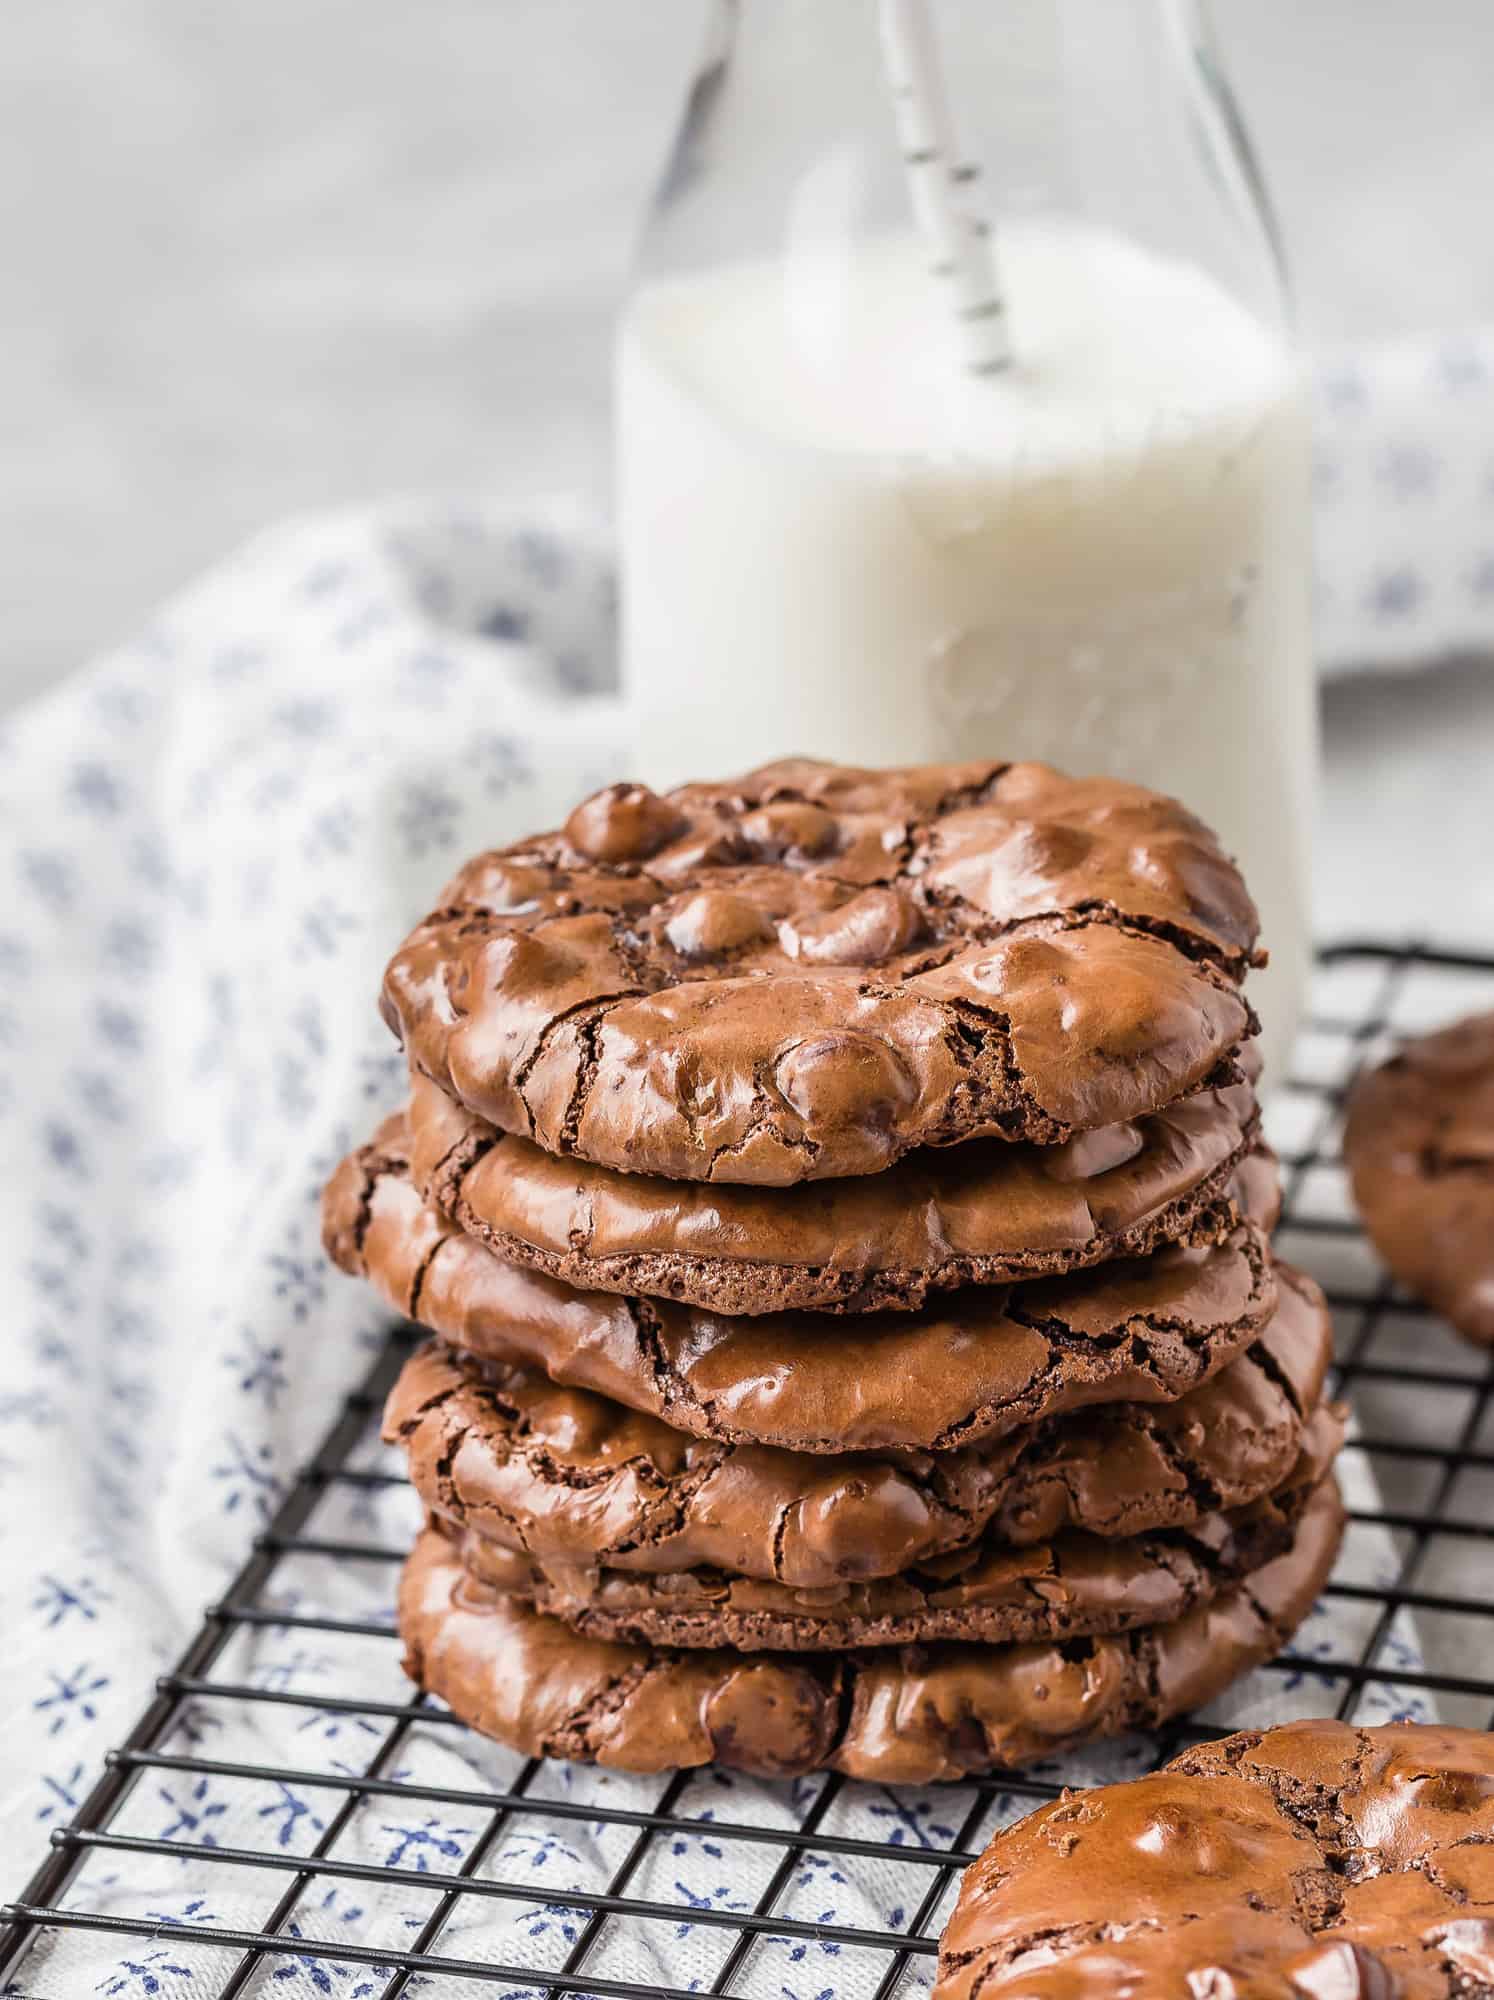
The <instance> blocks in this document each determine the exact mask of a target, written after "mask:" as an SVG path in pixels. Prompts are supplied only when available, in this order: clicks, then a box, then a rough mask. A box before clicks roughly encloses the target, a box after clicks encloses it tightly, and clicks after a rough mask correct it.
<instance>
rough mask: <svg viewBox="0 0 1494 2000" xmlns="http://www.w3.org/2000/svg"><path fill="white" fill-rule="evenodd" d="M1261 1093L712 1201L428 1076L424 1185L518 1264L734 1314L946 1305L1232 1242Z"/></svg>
mask: <svg viewBox="0 0 1494 2000" xmlns="http://www.w3.org/2000/svg"><path fill="white" fill-rule="evenodd" d="M1258 1123H1259V1116H1258V1113H1257V1110H1256V1104H1255V1094H1254V1092H1253V1091H1252V1090H1251V1088H1250V1086H1249V1084H1248V1083H1243V1082H1242V1083H1238V1084H1235V1085H1233V1086H1231V1087H1230V1088H1229V1089H1226V1090H1217V1091H1202V1092H1199V1093H1198V1094H1197V1095H1195V1096H1193V1097H1185V1098H1181V1099H1179V1100H1178V1101H1177V1102H1176V1103H1175V1104H1170V1105H1167V1106H1166V1107H1165V1108H1164V1109H1163V1110H1161V1111H1157V1112H1153V1113H1152V1114H1151V1116H1150V1117H1147V1118H1143V1119H1140V1120H1138V1121H1136V1122H1135V1123H1131V1124H1124V1125H1107V1126H1102V1127H1101V1128H1100V1129H1099V1130H1098V1131H1094V1132H1082V1133H1079V1134H1077V1135H1076V1136H1075V1137H1074V1138H1072V1139H1069V1140H1067V1141H1065V1142H1064V1143H1063V1144H1061V1145H1055V1146H1033V1145H1022V1144H1010V1143H1005V1142H1003V1141H1001V1140H997V1139H977V1140H973V1141H972V1142H971V1143H970V1144H969V1145H966V1146H955V1147H950V1148H947V1149H945V1150H943V1151H939V1152H933V1151H928V1150H925V1151H923V1152H919V1153H913V1154H910V1155H908V1157H907V1158H905V1159H903V1160H901V1161H899V1162H898V1164H897V1165H896V1166H893V1167H889V1168H888V1170H887V1172H886V1173H884V1174H867V1175H861V1176H858V1177H856V1178H853V1179H850V1180H837V1181H821V1182H817V1183H815V1184H814V1185H813V1186H807V1187H806V1186H801V1187H797V1188H771V1187H766V1188H765V1187H733V1186H730V1185H728V1184H726V1183H723V1182H712V1183H711V1184H710V1185H709V1186H705V1185H702V1184H700V1183H695V1184H691V1183H688V1182H680V1181H666V1180H661V1179H658V1178H653V1177H649V1176H646V1175H642V1174H620V1173H616V1172H614V1171H613V1169H611V1168H610V1167H598V1166H593V1165H592V1164H591V1163H590V1162H589V1161H584V1160H574V1159H572V1160H564V1159H557V1158H556V1157H555V1156H554V1155H553V1154H550V1153H546V1152H544V1151H542V1150H541V1148H540V1147H538V1146H536V1145H534V1144H533V1142H532V1141H530V1140H528V1139H520V1138H516V1137H514V1136H513V1135H511V1134H506V1133H501V1132H498V1131H496V1130H495V1129H494V1128H493V1127H492V1126H491V1125H488V1124H485V1123H484V1122H483V1120H482V1119H480V1118H477V1117H475V1116H474V1115H473V1113H471V1112H470V1111H467V1110H465V1109H464V1108H463V1107H462V1106H461V1105H459V1104H457V1103H455V1102H454V1101H453V1100H452V1099H451V1098H449V1097H448V1096H447V1095H446V1093H445V1092H444V1091H442V1090H438V1089H437V1088H436V1086H435V1084H433V1083H430V1082H427V1081H426V1080H425V1079H424V1078H421V1077H416V1078H415V1079H414V1087H413V1091H412V1095H411V1100H410V1111H409V1132H410V1171H411V1173H412V1175H413V1177H414V1180H415V1184H416V1186H417V1187H418V1188H419V1189H420V1190H421V1192H422V1193H423V1194H424V1195H425V1197H426V1199H427V1200H429V1201H432V1202H434V1203H435V1205H436V1207H438V1208H439V1209H441V1210H442V1212H443V1213H444V1214H446V1215H449V1216H450V1217H451V1218H452V1220H453V1221H455V1222H459V1223H460V1224H461V1225H462V1227H463V1228H464V1229H465V1230H466V1231H467V1232H468V1234H469V1235H472V1236H476V1237H478V1238H480V1239H481V1241H482V1242H484V1243H486V1244H487V1245H488V1247H489V1249H491V1250H494V1251H496V1252H497V1254H498V1255H499V1256H500V1257H506V1258H507V1259H508V1260H509V1261H510V1262H511V1263H515V1264H526V1265H528V1266H529V1268H530V1269H531V1270H536V1271H545V1272H548V1273H549V1275H550V1276H551V1277H554V1278H564V1279H565V1280H566V1281H567V1283H568V1284H573V1285H583V1286H587V1287H591V1286H596V1287H598V1288H600V1289H601V1290H603V1291H609V1292H647V1293H650V1294H651V1295H653V1296H654V1297H656V1298H668V1299H683V1300H685V1301H687V1302H688V1303H689V1304H691V1305H700V1306H709V1307H711V1308H712V1309H713V1310H714V1311H717V1312H729V1313H759V1312H780V1311H783V1310H784V1309H786V1308H791V1307H792V1308H810V1309H813V1310H815V1311H817V1312H854V1313H863V1312H871V1311H875V1310H879V1309H890V1310H893V1311H908V1310H910V1309H912V1308H913V1307H915V1306H920V1305H922V1304H923V1302H924V1300H925V1298H926V1297H927V1295H928V1293H929V1292H930V1291H931V1290H947V1289H949V1288H950V1287H952V1286H955V1285H966V1284H981V1285H991V1284H1001V1283H1004V1282H1005V1281H1006V1280H1008V1279H1011V1278H1021V1277H1042V1276H1047V1275H1051V1274H1053V1273H1056V1272H1061V1271H1073V1270H1081V1269H1084V1268H1087V1267H1088V1266H1090V1265H1093V1264H1102V1263H1105V1262H1107V1261H1108V1260H1109V1259H1111V1258H1114V1257H1135V1256H1144V1255H1145V1254H1146V1253H1147V1252H1148V1251H1150V1250H1153V1249H1155V1248H1157V1247H1158V1245H1160V1244H1162V1243H1177V1242H1183V1241H1187V1240H1189V1238H1190V1237H1191V1236H1192V1235H1193V1234H1194V1233H1195V1232H1196V1231H1197V1230H1199V1229H1200V1228H1202V1229H1203V1230H1204V1231H1208V1230H1211V1229H1217V1227H1218V1221H1217V1210H1218V1207H1219V1204H1220V1202H1221V1201H1222V1200H1223V1199H1224V1198H1225V1195H1226V1190H1227V1188H1228V1184H1229V1180H1230V1177H1231V1175H1232V1174H1233V1173H1234V1171H1235V1169H1236V1167H1237V1166H1238V1165H1239V1163H1240V1161H1241V1160H1242V1159H1243V1158H1244V1156H1245V1154H1246V1153H1247V1152H1248V1151H1249V1149H1250V1147H1251V1146H1252V1144H1253V1143H1254V1141H1255V1134H1256V1129H1257V1126H1258Z"/></svg>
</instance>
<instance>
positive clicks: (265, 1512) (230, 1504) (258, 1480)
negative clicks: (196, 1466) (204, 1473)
mask: <svg viewBox="0 0 1494 2000" xmlns="http://www.w3.org/2000/svg"><path fill="white" fill-rule="evenodd" d="M223 1443H224V1447H225V1452H224V1456H223V1457H222V1458H220V1460H219V1462H218V1463H217V1464H216V1465H213V1466H210V1467H209V1468H208V1477H209V1478H210V1479H216V1480H218V1481H219V1482H220V1487H221V1492H222V1496H223V1511H224V1513H225V1514H236V1513H237V1512H238V1511H239V1509H240V1507H244V1508H246V1509H247V1510H248V1511H251V1512H253V1513H255V1514H257V1515H258V1516H259V1518H260V1520H261V1521H268V1520H269V1518H270V1516H271V1514H273V1513H274V1511H275V1509H276V1507H277V1506H279V1504H280V1501H281V1499H282V1497H283V1495H284V1492H285V1488H284V1485H283V1483H282V1481H281V1479H280V1477H279V1475H278V1473H277V1472H276V1471H275V1457H274V1453H273V1451H272V1450H271V1448H270V1446H269V1445H267V1444H260V1445H248V1444H245V1442H244V1441H243V1439H242V1438H241V1437H240V1436H239V1435H238V1433H237V1432H236V1431H228V1432H226V1433H225V1434H224V1439H223Z"/></svg>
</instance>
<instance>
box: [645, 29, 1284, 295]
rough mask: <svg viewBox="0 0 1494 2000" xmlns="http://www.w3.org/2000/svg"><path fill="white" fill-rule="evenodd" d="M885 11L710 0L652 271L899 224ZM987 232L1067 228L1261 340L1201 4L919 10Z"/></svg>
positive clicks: (1248, 226) (1274, 266)
mask: <svg viewBox="0 0 1494 2000" xmlns="http://www.w3.org/2000/svg"><path fill="white" fill-rule="evenodd" d="M882 5H883V0H717V5H716V7H715V9H714V12H713V15H712V17H711V21H710V26H709V32H708V35H707V40H706V44H705V49H704V52H703V57H702V61H701V64H700V67H699V69H698V71H697V74H696V78H695V82H694V85H693V87H692V90H691V93H690V97H689V100H688V103H687V106H686V112H685V117H684V120H683V122H682V126H681V130H680V134H679V138H678V141H677V143H676V146H675V148H674V150H673V153H672V155H671V158H670V163H669V167H668V170H667V172H666V174H665V177H664V180H663V183H662V185H661V188H660V194H659V202H658V206H657V209H656V215H655V222H654V226H653V228H652V230H651V232H650V238H649V242H648V245H647V255H648V263H649V265H650V267H651V268H653V269H659V268H668V267H670V266H676V267H687V268H688V267H691V266H695V265H699V264H701V263H704V262H709V261H711V260H712V259H713V258H717V259H719V258H721V257H723V256H725V255H728V254H730V255H732V256H741V255H749V256H775V255H782V254H784V251H785V245H786V243H788V242H789V240H790V239H793V240H797V241H800V242H802V241H803V240H804V237H805V233H806V231H808V232H810V233H811V234H813V235H815V236H817V237H818V238H819V239H821V240H823V241H826V242H829V241H831V240H833V239H839V240H840V241H841V242H842V243H854V242H855V241H856V240H857V239H862V238H866V237H868V236H871V235H873V234H885V233H886V232H887V231H889V230H891V229H897V228H906V227H909V226H911V225H912V223H913V220H914V216H913V209H914V203H913V202H912V200H911V199H910V190H909V181H908V173H907V168H906V162H905V159H904V156H903V155H904V147H903V143H902V140H901V137H900V133H899V127H898V120H897V116H896V105H895V101H894V97H893V92H892V88H891V85H890V80H889V75H888V70H887V65H886V61H885V56H884V46H883V42H882V40H881V38H880V37H879V32H878V29H879V17H880V13H881V8H882ZM927 19H928V22H929V25H930V29H931V31H932V36H933V39H934V42H935V45H936V47H937V51H938V57H939V61H940V64H941V67H942V73H943V77H944V79H945V81H946V83H947V87H948V99H949V106H950V110H951V113H952V116H953V121H954V126H955V129H956V131H957V134H958V140H959V145H960V148H961V150H962V155H963V158H962V162H961V164H962V165H963V164H965V163H967V162H968V163H973V164H974V165H975V166H976V167H978V169H979V171H980V184H979V199H980V202H981V204H982V209H983V215H984V219H985V221H987V222H988V223H989V224H990V226H991V227H992V228H993V229H994V230H995V231H997V232H998V238H999V232H1000V230H1001V229H1002V228H1003V226H1005V225H1007V224H1008V223H1011V222H1013V221H1022V220H1028V219H1032V218H1042V217H1047V218H1053V219H1067V220H1070V221H1075V220H1078V221H1083V222H1085V223H1088V224H1090V225H1092V226H1094V227H1095V228H1098V229H1101V230H1104V231H1108V232H1110V233H1113V234H1116V235H1119V236H1121V237H1124V238H1126V239H1128V240H1130V241H1132V242H1134V243H1136V244H1137V245H1138V246H1140V247H1141V248H1143V249H1146V250H1148V251H1150V252H1152V253H1154V254H1158V255H1161V256H1164V257H1169V258H1174V259H1180V260H1182V261H1184V262H1187V263H1190V264H1193V265H1196V266H1198V267H1200V268H1202V269H1203V270H1205V271H1207V272H1208V273H1209V274H1210V275H1211V276H1212V277H1213V278H1215V279H1216V280H1217V281H1218V282H1220V283H1222V284H1223V285H1224V286H1225V288H1226V289H1227V290H1228V291H1229V292H1230V293H1231V294H1232V296H1234V297H1235V298H1236V299H1237V300H1238V301H1239V302H1240V303H1242V304H1244V305H1246V306H1247V307H1248V308H1249V309H1250V311H1251V312H1252V313H1253V314H1254V315H1255V316H1256V317H1258V318H1261V319H1263V320H1265V321H1267V322H1270V323H1273V324H1280V323H1281V321H1282V318H1283V284H1282V274H1281V264H1280V258H1279V255H1278V251H1277V242H1276V236H1275V232H1274V228H1273V224H1272V220H1271V214H1270V208H1269V204H1268V203H1267V200H1266V198H1265V192H1264V188H1263V186H1262V182H1261V177H1260V174H1259V170H1258V168H1257V165H1256V162H1255V157H1254V154H1253V152H1252V149H1251V147H1250V143H1249V140H1248V137H1247V135H1246V132H1245V128H1244V125H1243V122H1242V120H1241V118H1240V116H1239V113H1238V110H1237V108H1236V106H1235V103H1234V100H1233V97H1232V96H1231V94H1230V91H1229V86H1228V82H1227V78H1226V75H1225V70H1224V65H1223V62H1222V59H1221V57H1220V54H1219V51H1218V48H1217V45H1216V44H1215V42H1214V39H1213V36H1212V34H1211V32H1210V26H1209V22H1208V20H1207V17H1206V15H1205V13H1204V11H1203V9H1202V8H1201V6H1200V5H1199V4H1198V0H1003V3H1002V5H1001V7H1000V8H999V9H996V8H993V7H992V6H991V5H990V0H927Z"/></svg>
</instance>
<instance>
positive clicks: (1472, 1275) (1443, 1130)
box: [1344, 1014, 1494, 1347]
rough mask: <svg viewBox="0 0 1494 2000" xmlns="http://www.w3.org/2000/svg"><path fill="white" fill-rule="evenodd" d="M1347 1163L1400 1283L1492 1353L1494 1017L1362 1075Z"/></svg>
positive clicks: (1373, 1233) (1410, 1046)
mask: <svg viewBox="0 0 1494 2000" xmlns="http://www.w3.org/2000/svg"><path fill="white" fill-rule="evenodd" d="M1344 1157H1345V1159H1346V1160H1347V1162H1348V1167H1349V1173H1350V1176H1351V1178H1352V1180H1353V1184H1354V1199H1355V1200H1356V1201H1357V1202H1358V1204H1359V1210H1360V1213H1361V1214H1362V1216H1363V1217H1364V1225H1365V1227H1366V1229H1368V1231H1369V1233H1370V1237H1371V1239H1372V1240H1373V1242H1374V1245H1375V1248H1376V1249H1377V1250H1378V1251H1379V1252H1380V1255H1381V1256H1382V1257H1383V1258H1384V1259H1385V1262H1386V1263H1387V1264H1388V1265H1389V1266H1390V1269H1391V1270H1392V1272H1393V1273H1394V1274H1395V1276H1396V1277H1397V1278H1399V1279H1400V1281H1401V1283H1402V1284H1403V1285H1405V1286H1407V1287H1408V1289H1409V1290H1411V1291H1413V1292H1415V1293H1416V1294H1417V1295H1418V1296H1419V1297H1420V1298H1423V1299H1425V1300H1426V1302H1427V1304H1428V1305H1430V1306H1432V1307H1434V1308H1435V1309H1436V1310H1437V1311H1438V1312H1440V1313H1444V1314H1445V1315H1446V1316H1447V1318H1448V1319H1450V1320H1451V1321H1452V1323H1453V1325H1454V1326H1455V1327H1456V1328H1457V1329H1458V1331H1459V1333H1461V1334H1465V1335H1466V1336H1467V1338H1468V1339H1469V1340H1473V1341H1477V1342H1478V1343H1479V1345H1480V1346H1484V1347H1488V1346H1494V1014H1476V1015H1474V1016H1472V1017H1471V1018H1470V1019H1468V1020H1466V1021H1459V1022H1457V1023H1456V1024H1455V1025H1454V1026H1453V1027H1451V1028H1444V1029H1442V1030H1441V1032H1440V1033H1438V1034H1435V1035H1426V1036H1424V1037H1422V1038H1421V1039H1420V1040H1419V1041H1414V1042H1407V1043H1406V1044H1405V1045H1404V1046H1403V1047H1402V1048H1400V1049H1399V1050H1398V1051H1397V1052H1396V1054H1395V1055H1393V1056H1392V1057H1391V1058H1390V1060H1389V1061H1388V1062H1385V1063H1382V1064H1381V1065H1380V1067H1379V1068H1378V1069H1373V1070H1370V1071H1369V1072H1368V1073H1367V1074H1366V1075H1365V1076H1363V1077H1361V1078H1360V1080H1359V1082H1358V1083H1357V1084H1356V1085H1355V1087H1354V1090H1353V1092H1352V1094H1351V1096H1350V1098H1349V1112H1348V1122H1347V1124H1346V1126H1345V1128H1344Z"/></svg>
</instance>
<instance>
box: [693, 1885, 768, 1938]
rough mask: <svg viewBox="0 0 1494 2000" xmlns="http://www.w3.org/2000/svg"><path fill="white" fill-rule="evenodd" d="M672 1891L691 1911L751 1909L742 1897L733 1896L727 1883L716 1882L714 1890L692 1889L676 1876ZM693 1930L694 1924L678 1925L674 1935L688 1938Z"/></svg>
mask: <svg viewBox="0 0 1494 2000" xmlns="http://www.w3.org/2000/svg"><path fill="white" fill-rule="evenodd" d="M674 1890H675V1894H676V1895H677V1896H678V1897H679V1898H680V1900H681V1901H682V1902H683V1903H685V1904H686V1905H687V1907H688V1908H690V1909H692V1910H747V1909H750V1908H751V1907H752V1906H751V1904H750V1903H749V1902H747V1900H746V1899H745V1898H744V1897H741V1896H733V1894H732V1893H731V1885H730V1884H729V1883H727V1882H718V1883H717V1884H716V1885H715V1887H714V1888H708V1889H692V1888H691V1887H690V1885H689V1883H688V1882H682V1881H680V1879H679V1878H678V1876H676V1878H675V1884H674ZM694 1929H695V1926H694V1924H688V1923H687V1924H679V1925H677V1926H676V1928H675V1933H674V1934H675V1936H676V1937H677V1938H684V1937H689V1935H690V1933H691V1932H692V1931H693V1930H694Z"/></svg>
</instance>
